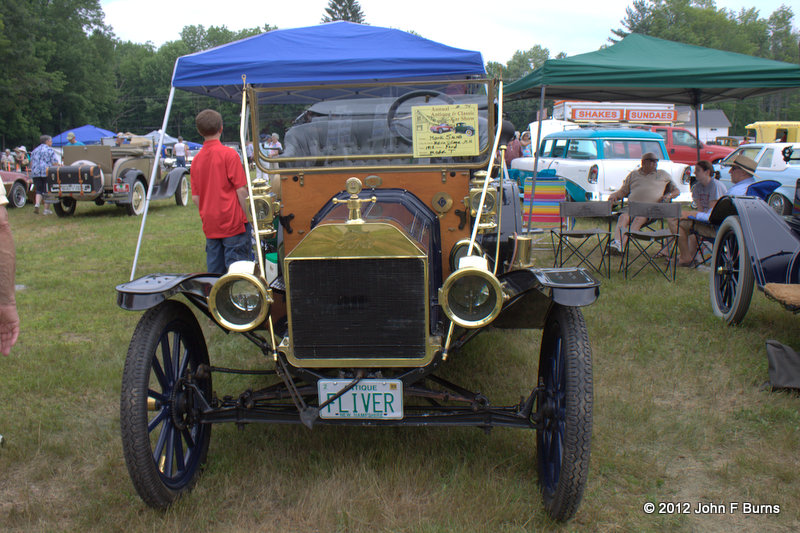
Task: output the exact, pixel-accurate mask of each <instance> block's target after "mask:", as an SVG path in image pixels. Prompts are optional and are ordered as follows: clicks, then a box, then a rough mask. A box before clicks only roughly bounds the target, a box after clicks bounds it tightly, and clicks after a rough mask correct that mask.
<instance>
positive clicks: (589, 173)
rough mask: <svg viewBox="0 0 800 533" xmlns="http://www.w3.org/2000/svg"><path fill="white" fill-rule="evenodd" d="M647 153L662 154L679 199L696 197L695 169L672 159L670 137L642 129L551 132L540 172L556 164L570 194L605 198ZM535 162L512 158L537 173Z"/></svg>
mask: <svg viewBox="0 0 800 533" xmlns="http://www.w3.org/2000/svg"><path fill="white" fill-rule="evenodd" d="M646 152H653V153H655V154H656V155H658V158H659V160H660V161H659V163H658V168H659V169H661V170H666V171H667V172H668V173H669V174H670V176H672V181H673V182H675V185H677V187H678V189H680V191H681V192H680V195H679V196H678V201H682V202H688V201H691V194H690V191H689V179H690V172H689V167H688V166H687V165H684V164H681V163H676V162H674V161H670V160H669V159H670V158H669V156H668V154H667V148H666V146H665V144H664V139H663V138H662V137H661V136H660V135H658V134H657V133H652V132H648V131H644V130H642V129H635V128H633V129H629V128H582V129H578V130H567V131H561V132H557V133H551V134H550V135H548V136H546V137H544V139H543V140H542V144H541V146H540V148H539V165H538V170H544V169H548V168H552V169H555V171H556V175H558V176H562V177H564V178H566V179H567V193H568V194H569V197H570V198H571V199H572V200H574V201H577V202H583V201H587V200H605V199H606V198H608V196H609V195H610V194H611V193H613V192H614V191H616V190H618V189H619V188H620V187H621V186H622V182H623V180H624V179H625V176H627V175H628V174H629V173H630V172H631V171H632V170H634V169H635V168H637V167H638V166H639V165H640V164H641V159H642V154H644V153H646ZM533 163H534V158H533V157H520V158H517V159H514V160H513V161H512V162H511V168H515V169H519V170H528V171H532V170H533Z"/></svg>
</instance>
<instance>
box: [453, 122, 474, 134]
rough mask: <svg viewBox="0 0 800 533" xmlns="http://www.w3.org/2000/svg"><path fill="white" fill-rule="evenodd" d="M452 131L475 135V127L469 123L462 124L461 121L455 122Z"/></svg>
mask: <svg viewBox="0 0 800 533" xmlns="http://www.w3.org/2000/svg"><path fill="white" fill-rule="evenodd" d="M453 131H455V132H456V133H463V134H464V135H475V128H473V127H472V126H470V125H469V124H464V123H463V122H456V125H455V127H454V128H453Z"/></svg>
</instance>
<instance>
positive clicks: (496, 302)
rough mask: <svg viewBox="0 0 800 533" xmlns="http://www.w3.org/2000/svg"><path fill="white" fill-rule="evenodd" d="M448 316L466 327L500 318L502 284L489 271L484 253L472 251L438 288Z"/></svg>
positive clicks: (440, 301) (478, 325)
mask: <svg viewBox="0 0 800 533" xmlns="http://www.w3.org/2000/svg"><path fill="white" fill-rule="evenodd" d="M439 303H440V304H441V305H442V309H443V310H444V313H445V314H446V315H447V318H449V319H450V320H452V321H453V322H455V323H456V324H457V325H459V326H461V327H463V328H479V327H481V326H485V325H486V324H489V323H490V322H491V321H492V320H494V319H495V318H497V315H498V314H500V310H501V309H502V308H503V287H502V286H501V285H500V281H499V280H498V279H497V278H496V277H494V275H492V273H491V272H489V267H488V264H487V261H486V259H485V258H483V257H478V256H474V255H470V256H467V257H464V258H462V259H461V261H460V262H459V268H458V270H456V271H455V272H453V273H452V274H450V276H449V277H448V278H447V279H446V280H445V282H444V285H442V288H441V289H439Z"/></svg>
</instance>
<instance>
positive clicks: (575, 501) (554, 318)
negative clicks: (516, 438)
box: [536, 304, 593, 521]
mask: <svg viewBox="0 0 800 533" xmlns="http://www.w3.org/2000/svg"><path fill="white" fill-rule="evenodd" d="M539 386H540V387H544V401H543V402H542V404H541V405H537V408H536V412H537V414H539V415H541V416H542V422H543V426H544V427H543V428H542V429H541V430H539V431H538V432H537V434H536V456H537V460H536V463H537V468H538V471H539V486H540V488H541V491H542V498H543V500H544V507H545V509H546V510H547V513H548V514H549V515H550V516H551V517H552V518H553V519H554V520H559V521H565V520H569V519H570V518H572V516H573V515H574V514H575V511H577V509H578V506H579V505H580V503H581V499H582V498H583V490H584V488H585V487H586V481H587V479H588V477H589V455H590V451H591V439H592V404H593V392H592V389H593V387H592V349H591V345H590V344H589V334H588V332H587V330H586V322H584V320H583V314H581V311H580V309H578V308H577V307H564V306H561V305H558V304H554V305H553V308H552V309H551V310H550V313H549V314H548V316H547V322H546V323H545V327H544V330H543V331H542V348H541V353H540V355H539Z"/></svg>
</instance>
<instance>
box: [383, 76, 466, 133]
mask: <svg viewBox="0 0 800 533" xmlns="http://www.w3.org/2000/svg"><path fill="white" fill-rule="evenodd" d="M425 96H428V97H431V98H441V99H442V100H444V101H445V102H447V103H448V104H454V103H455V102H456V101H455V100H453V98H452V97H450V96H448V95H446V94H444V93H442V92H439V91H434V90H433V89H420V90H417V91H410V92H407V93H406V94H404V95H402V96H400V97H398V98H397V99H396V100H395V101H394V102H392V105H391V106H389V111H388V112H387V113H386V122H387V124H388V126H389V131H390V132H392V133H393V134H394V135H396V136H397V137H400V138H401V139H403V140H404V141H405V142H407V143H408V144H412V142H413V141H412V140H411V137H408V136H407V135H405V134H404V133H402V132H401V131H400V130H398V129H397V123H398V122H400V121H401V120H408V118H409V117H403V118H395V115H396V114H397V110H398V109H400V106H401V105H403V103H405V102H407V101H409V100H411V99H413V98H420V97H425ZM410 129H411V128H409V130H410Z"/></svg>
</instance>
